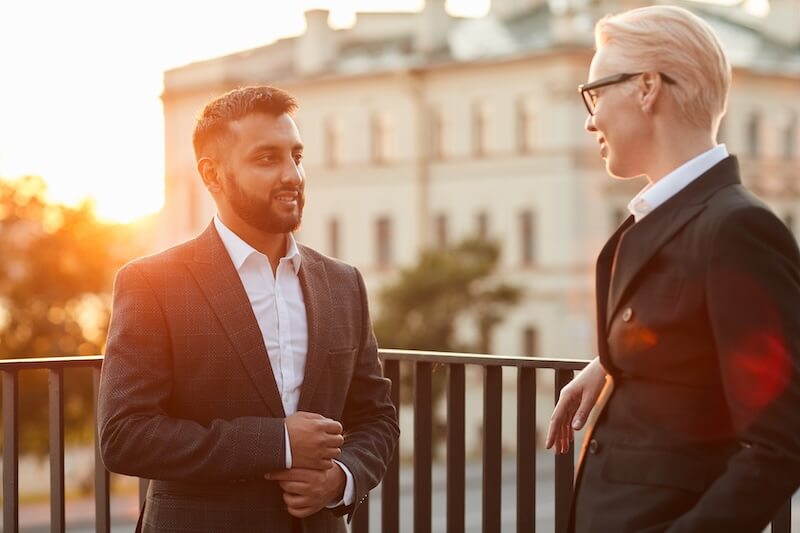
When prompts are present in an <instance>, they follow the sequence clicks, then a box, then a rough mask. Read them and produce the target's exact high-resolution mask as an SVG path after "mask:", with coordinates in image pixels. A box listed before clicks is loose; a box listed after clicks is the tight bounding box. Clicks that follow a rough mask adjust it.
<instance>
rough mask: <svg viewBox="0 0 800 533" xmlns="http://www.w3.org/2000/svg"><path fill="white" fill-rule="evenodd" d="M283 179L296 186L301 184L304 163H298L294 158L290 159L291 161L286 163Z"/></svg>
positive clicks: (284, 181)
mask: <svg viewBox="0 0 800 533" xmlns="http://www.w3.org/2000/svg"><path fill="white" fill-rule="evenodd" d="M281 181H282V182H283V183H285V184H287V185H294V186H299V185H300V184H301V183H303V167H302V163H297V162H295V160H294V159H290V160H289V163H288V164H286V165H285V168H284V170H283V176H281Z"/></svg>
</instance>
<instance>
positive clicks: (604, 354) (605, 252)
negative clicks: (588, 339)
mask: <svg viewBox="0 0 800 533" xmlns="http://www.w3.org/2000/svg"><path fill="white" fill-rule="evenodd" d="M633 222H634V218H633V215H631V216H629V217H628V218H626V219H625V220H624V221H623V222H622V224H620V226H619V227H618V228H617V231H615V232H614V234H613V235H612V236H611V238H609V239H608V242H606V244H605V246H603V249H602V250H601V251H600V255H598V256H597V264H596V266H595V300H596V302H597V309H596V315H597V333H598V335H597V338H598V350H599V352H600V353H599V354H598V355H599V356H600V361H601V362H602V363H603V366H604V367H605V368H606V369H611V368H612V366H611V361H610V360H609V358H608V346H607V345H606V343H605V338H606V335H605V333H604V332H605V330H606V315H607V314H608V293H609V287H610V285H611V275H612V270H613V265H614V258H615V257H616V253H617V247H618V246H619V240H620V238H621V237H622V235H623V234H624V233H625V232H626V231H627V230H628V228H630V227H631V226H632V225H633Z"/></svg>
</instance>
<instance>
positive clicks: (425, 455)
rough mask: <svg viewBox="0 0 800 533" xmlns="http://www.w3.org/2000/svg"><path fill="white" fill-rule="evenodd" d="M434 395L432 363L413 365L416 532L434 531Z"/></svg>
mask: <svg viewBox="0 0 800 533" xmlns="http://www.w3.org/2000/svg"><path fill="white" fill-rule="evenodd" d="M432 434H433V395H432V386H431V363H423V362H418V363H415V364H414V533H430V531H431V467H432V463H433V454H432Z"/></svg>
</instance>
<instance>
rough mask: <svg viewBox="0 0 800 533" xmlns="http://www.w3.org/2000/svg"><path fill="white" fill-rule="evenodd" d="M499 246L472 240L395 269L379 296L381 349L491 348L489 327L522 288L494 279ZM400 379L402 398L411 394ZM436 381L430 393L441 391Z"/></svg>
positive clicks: (428, 253)
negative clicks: (463, 333)
mask: <svg viewBox="0 0 800 533" xmlns="http://www.w3.org/2000/svg"><path fill="white" fill-rule="evenodd" d="M499 260H500V247H499V246H498V245H497V244H496V243H492V242H489V241H485V240H479V239H471V240H466V241H463V242H461V243H460V244H458V245H457V246H455V247H453V248H450V249H446V250H430V251H426V252H424V253H423V254H422V255H421V257H420V259H419V262H418V263H417V264H416V265H414V266H413V267H411V268H407V269H403V270H401V271H400V272H399V274H398V277H397V280H396V281H395V282H394V283H392V284H390V285H388V286H386V287H385V288H384V289H383V291H381V293H380V296H379V305H378V317H377V318H376V320H375V335H376V337H377V339H378V344H379V345H380V346H381V347H385V348H400V349H409V350H434V351H455V352H483V353H486V352H488V351H489V346H490V339H491V332H492V330H493V329H494V327H495V326H496V325H497V324H498V323H499V322H500V321H501V320H502V318H503V316H504V315H505V313H506V312H507V311H508V310H509V309H510V308H511V307H512V306H513V305H514V304H516V303H517V302H518V301H519V299H520V297H521V295H522V292H521V289H520V288H518V287H515V286H512V285H509V284H506V283H503V282H501V281H499V280H497V273H496V271H497V267H498V263H499ZM463 325H471V326H473V327H474V331H475V335H473V337H475V338H476V339H477V340H475V341H472V342H469V341H466V340H464V339H463V338H460V337H459V336H458V334H457V333H458V330H459V326H463ZM408 379H409V377H408V376H407V375H404V376H403V377H402V378H401V401H407V399H408V398H409V397H410V396H409V393H408V390H409V387H408V383H407V380H408ZM443 383H444V382H443V380H442V378H440V377H439V378H435V380H434V398H437V397H438V396H439V395H440V394H441V392H442V391H443Z"/></svg>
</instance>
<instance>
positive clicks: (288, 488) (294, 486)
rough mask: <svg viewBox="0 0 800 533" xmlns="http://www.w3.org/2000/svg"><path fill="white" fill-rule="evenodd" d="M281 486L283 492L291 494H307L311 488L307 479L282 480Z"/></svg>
mask: <svg viewBox="0 0 800 533" xmlns="http://www.w3.org/2000/svg"><path fill="white" fill-rule="evenodd" d="M280 486H281V490H282V491H283V492H289V493H291V494H300V495H302V494H307V493H308V490H309V484H308V483H307V482H305V481H281V482H280Z"/></svg>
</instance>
